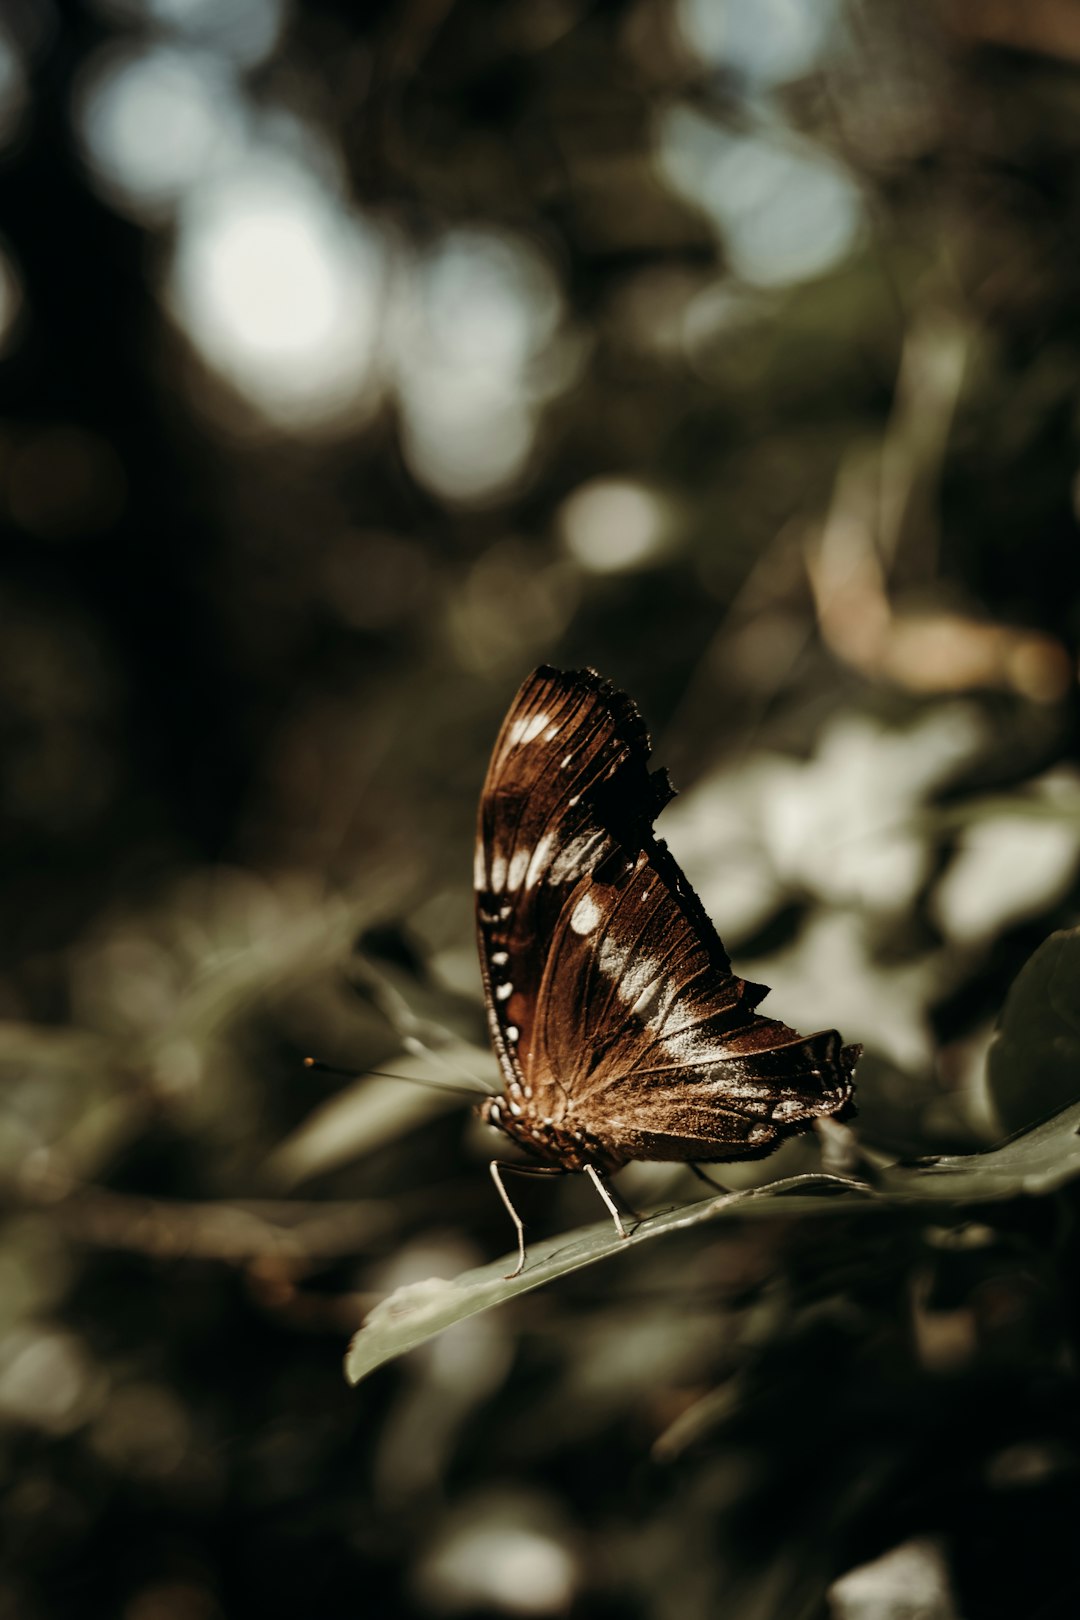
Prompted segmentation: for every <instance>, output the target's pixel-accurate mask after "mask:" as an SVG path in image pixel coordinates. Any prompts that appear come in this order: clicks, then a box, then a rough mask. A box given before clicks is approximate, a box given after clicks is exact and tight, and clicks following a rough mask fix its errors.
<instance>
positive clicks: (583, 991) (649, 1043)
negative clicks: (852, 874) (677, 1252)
mask: <svg viewBox="0 0 1080 1620" xmlns="http://www.w3.org/2000/svg"><path fill="white" fill-rule="evenodd" d="M649 755H650V746H649V739H648V735H647V733H646V731H645V728H644V726H643V724H642V722H641V719H640V716H639V715H638V713H637V710H636V708H635V707H634V705H633V703H632V702H631V701H630V699H629V698H627V697H626V696H625V695H624V694H623V693H620V692H617V691H615V690H614V689H613V688H612V687H611V686H610V685H608V683H606V682H604V681H602V680H601V679H600V677H599V676H597V675H596V674H595V673H594V672H593V671H591V670H586V671H571V672H566V673H564V672H560V671H557V670H552V669H546V668H545V669H540V670H537V671H536V672H535V674H533V675H532V676H530V677H529V679H528V680H527V681H526V682H525V684H524V685H523V686H522V688H521V690H520V692H519V693H518V695H517V698H516V699H515V701H514V704H513V706H512V707H511V710H510V713H509V714H508V715H507V718H506V721H505V722H504V724H503V727H502V730H501V731H500V733H499V737H498V740H497V742H496V744H495V750H494V753H493V755H492V760H491V765H490V767H489V770H488V775H487V780H486V782H485V785H484V792H483V796H482V799H481V803H480V825H479V840H478V849H477V870H476V884H477V917H478V930H479V940H480V957H481V962H482V966H483V973H484V983H485V991H486V995H487V1005H488V1014H489V1020H490V1023H491V1029H492V1036H493V1040H494V1043H495V1047H496V1051H497V1053H498V1055H499V1058H500V1061H501V1064H502V1068H503V1073H504V1080H505V1084H506V1092H507V1099H508V1109H507V1112H509V1113H510V1114H511V1115H512V1118H511V1119H509V1120H508V1119H506V1117H505V1116H502V1115H501V1113H500V1112H496V1114H495V1115H494V1120H495V1122H496V1123H498V1124H501V1125H502V1126H503V1128H504V1129H506V1130H508V1132H509V1133H510V1134H511V1135H512V1136H514V1137H515V1139H516V1140H518V1141H520V1142H522V1143H523V1144H524V1145H525V1146H526V1147H527V1148H529V1149H530V1150H531V1151H532V1152H534V1153H535V1154H537V1156H539V1157H542V1158H546V1159H548V1160H549V1161H552V1162H555V1163H563V1164H565V1165H566V1166H567V1167H568V1168H581V1167H582V1165H583V1164H584V1163H586V1162H593V1161H595V1162H596V1163H597V1164H598V1165H599V1166H602V1167H606V1168H609V1169H610V1168H614V1167H616V1166H617V1165H618V1164H625V1163H626V1162H627V1161H628V1160H630V1159H685V1160H715V1159H723V1158H742V1157H748V1156H752V1155H757V1154H761V1153H765V1152H769V1151H770V1150H771V1149H772V1148H773V1147H774V1146H775V1145H776V1144H777V1142H778V1141H779V1140H781V1138H782V1137H783V1136H785V1135H787V1134H790V1133H791V1132H793V1131H797V1130H799V1129H803V1128H805V1127H806V1125H807V1124H809V1123H810V1122H811V1121H812V1120H813V1119H814V1118H815V1117H818V1116H821V1115H829V1114H836V1113H839V1112H841V1111H842V1110H844V1109H845V1108H846V1107H847V1105H848V1104H849V1101H850V1097H851V1092H852V1082H851V1071H852V1068H853V1066H854V1062H855V1059H856V1058H857V1056H858V1049H857V1048H852V1047H847V1048H845V1047H843V1046H842V1045H841V1041H840V1037H839V1036H838V1035H837V1034H836V1032H835V1031H834V1030H826V1031H823V1032H821V1033H819V1034H817V1035H812V1036H809V1037H803V1036H801V1035H799V1034H797V1033H796V1032H795V1031H794V1030H792V1029H789V1028H788V1027H787V1025H785V1024H781V1023H778V1022H777V1021H775V1020H773V1019H768V1018H763V1017H761V1016H760V1015H759V1014H758V1013H757V1012H756V1007H757V1005H758V1003H759V1002H760V1001H761V1000H762V998H763V997H764V996H765V995H766V994H767V989H766V987H765V986H764V985H755V984H752V983H750V982H749V981H747V980H743V979H739V978H737V977H736V976H735V975H734V974H733V973H732V972H731V965H730V962H729V960H728V957H727V953H726V952H725V950H724V947H723V945H722V944H721V942H720V939H719V937H718V936H717V934H716V932H715V930H714V929H713V927H712V924H711V923H710V921H709V919H708V917H707V915H706V913H705V911H704V909H703V907H702V906H701V903H700V901H699V900H698V898H697V895H696V894H695V893H694V891H693V889H692V888H691V886H690V884H689V883H688V882H687V880H686V878H685V877H684V875H683V873H682V872H681V871H680V869H679V867H678V865H677V864H676V862H675V861H674V859H673V858H672V856H671V854H670V852H669V851H668V849H667V848H666V846H665V845H664V844H663V842H662V841H660V840H657V839H656V838H655V837H654V836H653V831H652V824H653V821H654V819H655V817H656V815H657V814H658V812H659V810H660V809H662V808H663V805H664V804H665V803H666V802H667V800H668V798H670V796H671V788H670V784H669V783H668V781H667V777H666V774H665V773H663V772H655V773H652V774H650V772H649V769H648V762H649ZM575 1133H576V1135H575ZM569 1138H574V1141H575V1142H576V1143H577V1145H574V1146H570V1145H568V1141H569Z"/></svg>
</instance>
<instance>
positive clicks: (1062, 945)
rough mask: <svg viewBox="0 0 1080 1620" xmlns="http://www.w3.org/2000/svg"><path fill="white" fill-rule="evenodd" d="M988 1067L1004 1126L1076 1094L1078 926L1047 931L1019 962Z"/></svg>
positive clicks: (1079, 1077)
mask: <svg viewBox="0 0 1080 1620" xmlns="http://www.w3.org/2000/svg"><path fill="white" fill-rule="evenodd" d="M988 1070H989V1080H990V1095H991V1097H992V1099H993V1102H994V1106H995V1108H996V1110H997V1115H998V1118H999V1120H1000V1121H1001V1124H1002V1126H1003V1127H1004V1128H1005V1129H1006V1130H1018V1129H1020V1128H1021V1127H1022V1126H1023V1125H1025V1124H1027V1122H1028V1121H1029V1120H1032V1119H1036V1118H1038V1117H1039V1116H1040V1115H1043V1114H1046V1113H1047V1112H1048V1111H1049V1110H1050V1109H1053V1108H1061V1107H1063V1106H1064V1105H1065V1104H1066V1103H1069V1102H1071V1101H1072V1100H1073V1098H1075V1097H1077V1096H1080V928H1072V929H1068V930H1063V931H1062V932H1061V933H1057V934H1051V935H1050V938H1049V939H1046V940H1044V941H1043V943H1042V944H1041V945H1040V946H1039V948H1038V950H1037V951H1036V952H1035V954H1034V955H1033V956H1032V957H1030V958H1029V959H1028V961H1027V962H1026V963H1025V964H1024V966H1023V967H1022V968H1021V970H1020V972H1019V974H1018V975H1017V977H1016V979H1015V981H1014V983H1013V985H1012V987H1011V989H1010V990H1009V994H1008V996H1007V997H1006V999H1005V1006H1004V1008H1003V1010H1002V1014H1001V1021H1000V1024H999V1026H998V1031H997V1034H996V1035H995V1037H994V1042H993V1045H992V1046H991V1048H990V1055H989V1058H988Z"/></svg>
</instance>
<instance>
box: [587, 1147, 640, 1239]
mask: <svg viewBox="0 0 1080 1620" xmlns="http://www.w3.org/2000/svg"><path fill="white" fill-rule="evenodd" d="M585 1174H586V1175H587V1176H588V1178H589V1180H590V1181H591V1182H592V1184H593V1186H594V1187H595V1188H596V1190H597V1192H598V1193H599V1194H600V1196H601V1198H602V1199H603V1200H604V1203H605V1204H606V1205H607V1207H608V1209H609V1211H610V1213H611V1218H612V1220H613V1221H614V1222H615V1230H616V1232H618V1234H619V1236H620V1237H621V1238H625V1237H629V1236H630V1234H629V1232H628V1231H627V1230H626V1227H625V1226H624V1225H623V1223H622V1216H621V1215H620V1214H619V1206H618V1204H616V1202H615V1200H614V1198H612V1196H611V1192H610V1189H609V1188H608V1184H607V1182H606V1181H605V1180H604V1178H603V1176H602V1175H601V1174H600V1172H599V1170H598V1169H597V1168H596V1166H595V1165H593V1164H587V1165H586V1166H585Z"/></svg>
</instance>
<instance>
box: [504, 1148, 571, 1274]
mask: <svg viewBox="0 0 1080 1620" xmlns="http://www.w3.org/2000/svg"><path fill="white" fill-rule="evenodd" d="M488 1169H489V1170H490V1171H491V1179H492V1181H493V1182H494V1183H495V1188H496V1191H497V1192H498V1194H499V1197H500V1198H501V1199H502V1201H503V1205H504V1207H505V1209H506V1213H507V1214H508V1215H509V1217H510V1219H511V1220H512V1221H513V1223H514V1230H515V1232H516V1233H517V1240H518V1263H517V1265H516V1266H515V1267H514V1269H513V1271H508V1272H507V1274H506V1281H507V1282H511V1281H512V1280H513V1279H514V1278H515V1277H520V1276H521V1273H522V1272H523V1271H524V1270H525V1222H524V1221H523V1220H522V1218H521V1216H520V1215H519V1214H518V1212H517V1210H516V1209H515V1208H514V1206H513V1204H512V1203H511V1202H510V1194H509V1193H508V1192H507V1190H506V1186H505V1184H504V1182H503V1178H502V1176H501V1175H500V1174H499V1172H500V1171H501V1170H512V1171H513V1172H514V1174H515V1175H516V1176H561V1175H564V1174H565V1172H564V1171H562V1170H559V1169H558V1168H557V1167H556V1166H554V1165H552V1166H548V1165H540V1164H508V1163H507V1162H506V1161H505V1160H504V1159H492V1161H491V1163H490V1164H489V1165H488Z"/></svg>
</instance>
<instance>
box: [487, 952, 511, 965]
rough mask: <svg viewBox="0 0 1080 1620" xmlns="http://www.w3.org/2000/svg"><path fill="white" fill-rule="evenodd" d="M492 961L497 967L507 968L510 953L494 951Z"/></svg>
mask: <svg viewBox="0 0 1080 1620" xmlns="http://www.w3.org/2000/svg"><path fill="white" fill-rule="evenodd" d="M491 960H492V962H493V963H494V964H495V966H496V967H505V966H506V964H507V962H509V960H510V953H509V952H508V951H492V953H491Z"/></svg>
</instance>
